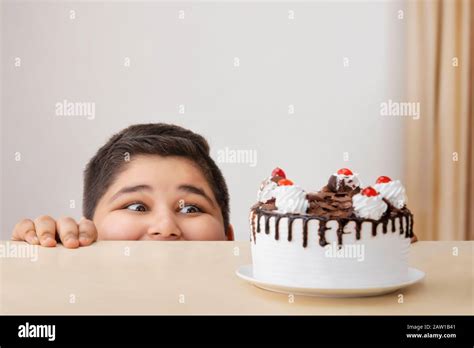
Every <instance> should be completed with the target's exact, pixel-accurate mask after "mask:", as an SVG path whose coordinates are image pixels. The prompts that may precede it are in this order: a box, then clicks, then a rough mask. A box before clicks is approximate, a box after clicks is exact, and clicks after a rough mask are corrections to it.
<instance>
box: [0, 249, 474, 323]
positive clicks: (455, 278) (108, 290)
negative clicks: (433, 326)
mask: <svg viewBox="0 0 474 348" xmlns="http://www.w3.org/2000/svg"><path fill="white" fill-rule="evenodd" d="M0 247H2V249H1V250H2V251H3V255H2V257H1V258H0V272H1V273H0V274H1V278H0V282H1V283H0V300H1V301H0V313H1V314H349V315H354V314H362V315H364V314H381V315H385V314H387V315H388V314H399V315H414V314H418V315H423V314H473V313H474V308H473V298H474V293H473V289H474V286H473V283H474V276H473V249H474V242H417V243H415V244H413V245H412V247H411V253H410V265H411V266H412V267H416V268H418V269H421V270H423V271H425V272H426V273H427V275H426V278H425V279H424V280H423V281H422V282H421V283H418V284H415V285H413V286H411V287H408V288H406V289H402V290H399V291H397V292H395V293H392V294H387V295H384V296H379V297H368V298H342V299H341V298H340V299H336V298H319V297H304V296H295V297H294V300H293V301H291V298H290V297H289V296H288V295H287V294H280V293H273V292H269V291H266V290H261V289H259V288H257V287H255V286H253V285H250V284H248V283H246V282H245V281H243V280H241V279H240V278H238V277H237V276H236V275H235V270H236V269H237V268H238V267H239V266H240V265H244V264H248V263H251V255H250V242H169V243H163V242H135V241H133V242H131V241H115V242H105V241H104V242H98V243H95V244H94V245H92V246H89V247H85V248H80V249H75V250H70V249H65V248H63V247H62V246H58V247H56V248H43V247H37V249H36V252H37V254H36V256H37V260H36V261H33V259H34V253H33V254H29V257H30V258H24V257H23V258H19V257H14V255H13V250H16V251H17V253H18V250H20V248H22V247H23V248H25V247H27V246H26V245H25V244H24V243H20V242H10V241H8V242H7V241H2V242H0ZM453 248H457V253H458V255H457V256H455V255H453V253H454V254H455V253H456V249H453ZM31 251H32V250H31ZM23 256H24V255H23ZM400 294H402V295H403V297H401V296H399V295H400ZM401 298H403V303H400V299H401Z"/></svg>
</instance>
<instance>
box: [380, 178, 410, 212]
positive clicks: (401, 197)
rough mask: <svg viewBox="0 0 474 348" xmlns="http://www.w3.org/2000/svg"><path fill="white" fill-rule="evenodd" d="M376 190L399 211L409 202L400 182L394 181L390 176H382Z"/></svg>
mask: <svg viewBox="0 0 474 348" xmlns="http://www.w3.org/2000/svg"><path fill="white" fill-rule="evenodd" d="M374 189H376V190H377V191H378V192H380V195H381V196H382V197H383V198H385V199H386V200H387V201H389V202H390V204H391V205H393V206H394V207H395V208H397V209H402V208H403V207H404V206H405V205H406V202H407V195H406V192H405V187H403V185H402V183H401V182H400V180H392V179H390V178H389V177H388V176H380V177H379V178H378V179H377V182H376V184H375V185H374Z"/></svg>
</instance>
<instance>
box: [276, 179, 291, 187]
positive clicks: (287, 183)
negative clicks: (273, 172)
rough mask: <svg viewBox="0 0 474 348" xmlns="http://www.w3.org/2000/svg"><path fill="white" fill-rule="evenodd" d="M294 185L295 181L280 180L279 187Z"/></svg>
mask: <svg viewBox="0 0 474 348" xmlns="http://www.w3.org/2000/svg"><path fill="white" fill-rule="evenodd" d="M290 185H293V181H291V180H290V179H280V180H278V186H290Z"/></svg>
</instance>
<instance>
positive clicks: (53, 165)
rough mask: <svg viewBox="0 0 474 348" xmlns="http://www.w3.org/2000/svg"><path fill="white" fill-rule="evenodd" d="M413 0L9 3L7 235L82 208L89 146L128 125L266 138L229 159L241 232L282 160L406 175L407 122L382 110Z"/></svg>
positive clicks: (308, 172)
mask: <svg viewBox="0 0 474 348" xmlns="http://www.w3.org/2000/svg"><path fill="white" fill-rule="evenodd" d="M403 6H404V5H403V3H401V2H396V1H395V2H372V3H368V2H361V3H358V2H352V1H351V2H348V3H345V2H334V3H333V2H301V3H286V2H247V1H246V2H240V3H239V2H226V3H221V4H215V3H211V2H187V3H179V4H178V3H174V2H141V3H132V2H106V3H104V2H67V3H64V2H43V3H42V2H39V1H35V2H24V1H23V2H14V1H4V2H3V3H2V24H1V25H2V28H1V34H2V71H3V75H2V79H1V83H2V86H1V87H2V89H3V95H2V109H1V112H2V113H1V121H2V134H1V145H2V156H3V159H2V181H1V184H2V191H3V192H2V201H1V204H2V209H1V212H2V216H1V217H2V220H1V225H0V226H1V231H0V238H1V239H6V238H9V235H10V230H11V229H12V227H13V226H14V224H15V222H16V221H17V220H18V219H20V218H23V217H36V216H37V215H39V214H50V215H53V216H56V217H59V216H60V215H65V214H66V215H71V216H73V217H77V218H78V217H80V215H81V197H82V170H83V168H84V166H85V164H86V162H87V160H88V159H89V158H90V157H91V156H92V155H93V154H94V152H95V151H96V150H97V148H98V147H99V146H100V145H102V144H103V143H104V142H105V141H106V139H107V138H108V137H109V136H110V135H111V134H113V133H114V132H116V131H118V130H120V129H122V128H123V127H125V126H127V125H130V124H133V123H141V122H155V121H156V122H158V121H163V122H172V123H177V124H180V125H184V126H186V127H189V128H191V129H193V130H195V131H197V132H201V133H203V134H204V135H205V136H206V137H207V138H208V139H209V141H210V143H211V147H212V149H213V156H214V158H215V159H217V157H218V150H222V149H225V148H226V147H228V148H230V149H234V150H252V151H253V150H254V151H257V162H256V166H254V167H251V166H250V165H249V164H240V163H233V164H229V163H221V164H220V166H221V168H222V169H223V171H224V174H225V176H226V178H227V181H228V184H229V187H230V193H231V208H232V214H231V219H232V222H233V223H234V225H235V226H236V236H237V238H238V239H240V240H246V239H247V238H248V227H247V221H248V220H247V212H248V209H249V207H250V205H251V204H252V203H253V202H254V200H255V195H256V190H257V188H258V186H259V184H260V181H261V180H262V179H263V178H264V177H266V176H267V175H269V173H270V172H271V170H272V168H273V167H274V166H276V165H278V166H281V167H283V168H284V169H285V170H286V171H287V174H288V175H289V176H290V177H291V178H292V179H294V181H296V182H298V183H299V184H300V185H302V186H303V187H305V188H307V189H308V190H310V189H317V188H319V187H321V186H322V185H324V184H325V182H326V180H327V178H328V177H329V175H330V174H331V173H332V172H333V171H334V170H336V169H338V168H339V167H342V166H348V167H350V168H353V169H355V170H357V171H358V172H359V173H360V174H361V177H362V179H363V181H364V182H366V183H370V182H373V180H375V178H376V177H377V176H379V175H383V174H384V175H390V176H393V177H401V175H402V173H403V168H402V163H403V158H402V155H401V153H402V152H401V151H402V149H403V136H402V129H403V126H404V123H405V122H410V121H409V120H407V119H405V118H400V117H382V116H380V112H379V109H380V103H381V102H383V101H387V100H388V99H392V100H400V98H402V97H403V94H402V86H403V82H404V81H403V77H402V76H403V70H404V69H403V64H402V62H403V59H402V57H403V47H404V42H403V37H404V30H405V29H404V28H405V22H404V20H400V19H398V18H397V10H399V9H403V8H404V7H403ZM71 10H74V11H75V19H71V18H70V15H71V12H70V11H71ZM180 10H184V19H179V14H180V13H179V11H180ZM289 11H294V12H289ZM292 13H293V14H294V19H290V18H289V17H291V16H292ZM16 57H19V58H21V66H15V62H17V61H16V60H15V58H16ZM125 57H129V58H130V66H129V67H124V59H125ZM235 57H238V58H239V62H240V66H238V67H236V66H234V58H235ZM344 57H348V59H349V66H348V67H344V66H343V62H344V61H343V60H344ZM63 100H68V101H72V102H91V103H95V117H94V119H87V117H84V116H57V115H56V114H55V112H56V108H55V106H56V103H58V102H62V101H63ZM180 104H184V105H185V113H184V114H180V113H179V105H180ZM291 104H292V105H294V111H295V112H294V114H289V113H288V109H289V105H291ZM17 152H20V153H21V161H16V160H15V153H17ZM344 152H349V158H350V161H349V162H344V161H343V153H344ZM408 194H409V195H414V194H416V192H408ZM71 200H74V201H75V208H70V201H71Z"/></svg>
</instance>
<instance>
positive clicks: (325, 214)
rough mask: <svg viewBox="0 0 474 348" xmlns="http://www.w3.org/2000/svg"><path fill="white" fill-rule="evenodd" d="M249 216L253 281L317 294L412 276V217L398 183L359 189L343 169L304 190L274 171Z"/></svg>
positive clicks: (384, 181) (388, 181)
mask: <svg viewBox="0 0 474 348" xmlns="http://www.w3.org/2000/svg"><path fill="white" fill-rule="evenodd" d="M257 198H258V202H257V203H256V204H255V205H254V206H252V208H251V211H250V225H251V235H250V241H251V251H252V263H253V276H254V277H255V278H256V279H257V280H260V281H264V282H269V283H273V284H280V285H287V286H294V287H311V288H341V289H345V288H368V287H374V286H385V285H387V286H389V285H393V284H398V283H400V282H403V281H405V280H406V279H407V276H408V251H409V247H410V240H411V238H412V237H413V214H412V213H411V212H410V210H409V209H408V208H407V207H406V202H407V196H406V191H405V188H404V187H403V185H402V183H401V182H400V180H392V179H391V178H389V177H387V176H380V177H379V178H378V179H377V180H376V182H375V183H374V184H373V185H372V186H367V187H364V188H363V187H361V182H360V180H359V175H358V174H357V173H353V172H352V171H351V170H350V169H348V168H342V169H340V170H338V171H337V172H336V173H334V174H333V175H331V176H330V177H329V180H328V183H327V185H326V186H324V187H323V188H321V189H320V190H319V191H316V192H306V191H305V190H303V189H302V188H301V187H300V186H298V185H296V184H294V183H293V181H292V180H290V179H288V178H287V176H286V174H285V172H284V171H283V170H282V169H281V168H275V170H273V172H272V174H271V176H270V177H268V178H267V179H265V180H264V181H263V182H262V184H261V186H260V188H259V190H258V194H257Z"/></svg>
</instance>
